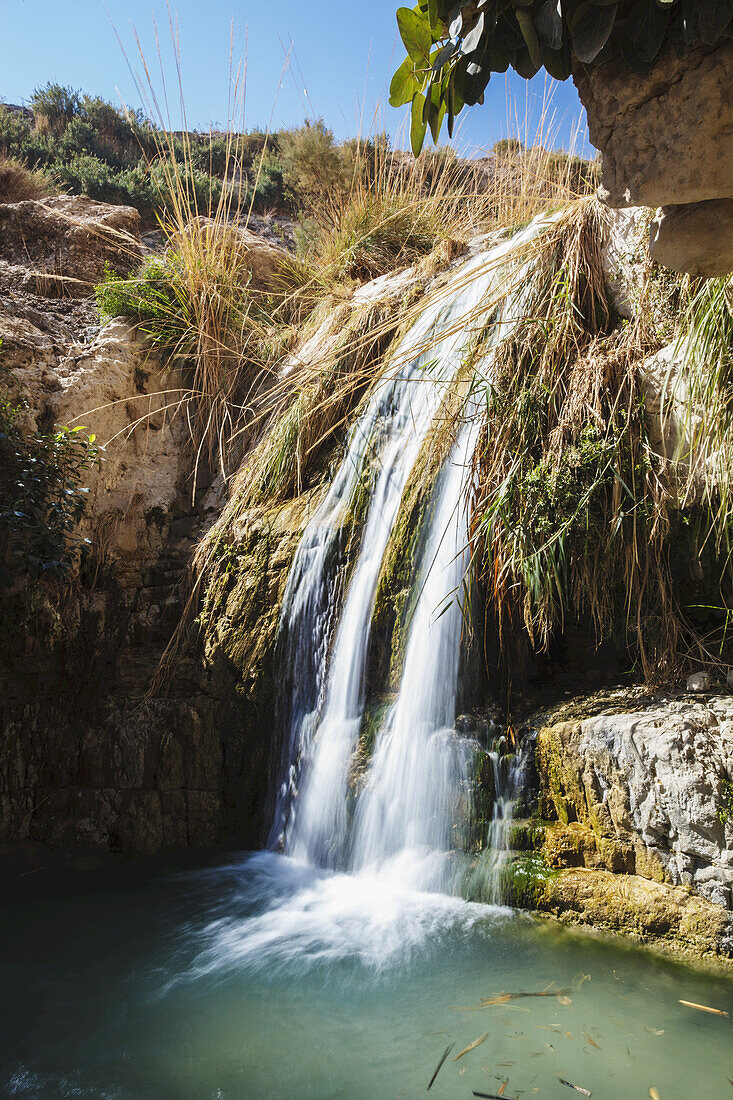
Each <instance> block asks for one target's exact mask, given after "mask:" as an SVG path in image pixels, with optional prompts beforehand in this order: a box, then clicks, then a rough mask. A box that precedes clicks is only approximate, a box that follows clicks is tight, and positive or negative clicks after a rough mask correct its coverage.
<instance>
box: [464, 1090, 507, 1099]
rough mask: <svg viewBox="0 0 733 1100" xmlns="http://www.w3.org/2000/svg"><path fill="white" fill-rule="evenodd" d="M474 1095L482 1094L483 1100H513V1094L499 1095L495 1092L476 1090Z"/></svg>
mask: <svg viewBox="0 0 733 1100" xmlns="http://www.w3.org/2000/svg"><path fill="white" fill-rule="evenodd" d="M473 1095H474V1096H481V1097H483V1100H512V1098H511V1096H499V1095H498V1094H497V1093H495V1092H474V1094H473Z"/></svg>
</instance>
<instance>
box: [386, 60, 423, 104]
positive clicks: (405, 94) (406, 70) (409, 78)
mask: <svg viewBox="0 0 733 1100" xmlns="http://www.w3.org/2000/svg"><path fill="white" fill-rule="evenodd" d="M419 90H420V85H419V83H418V80H417V77H416V76H415V63H414V61H413V60H412V58H411V57H406V58H405V60H404V61H403V62H402V64H401V65H400V67H399V69H398V70H397V72H396V73H395V74H394V76H393V77H392V83H391V84H390V86H389V102H390V104H391V106H392V107H402V106H403V104H405V103H409V102H410V100H411V99H412V97H413V96H414V94H415V92H417V91H419Z"/></svg>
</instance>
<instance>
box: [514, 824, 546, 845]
mask: <svg viewBox="0 0 733 1100" xmlns="http://www.w3.org/2000/svg"><path fill="white" fill-rule="evenodd" d="M546 831H547V825H545V823H544V822H537V821H513V822H512V824H511V825H510V826H509V834H508V837H507V847H508V848H509V849H510V850H511V851H514V852H536V851H539V850H540V849H541V848H542V844H543V841H544V839H545V833H546Z"/></svg>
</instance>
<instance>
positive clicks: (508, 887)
mask: <svg viewBox="0 0 733 1100" xmlns="http://www.w3.org/2000/svg"><path fill="white" fill-rule="evenodd" d="M555 874H556V872H555V871H554V870H553V869H552V868H551V867H548V866H547V863H546V862H545V859H544V857H543V856H542V854H541V853H540V852H528V853H526V854H522V855H521V856H517V857H514V858H509V859H508V860H507V862H506V863H505V864H504V866H503V867H502V868H501V870H500V872H499V882H500V888H499V889H500V897H501V900H502V901H503V902H504V903H505V904H506V905H511V906H513V907H514V908H515V909H536V908H537V904H538V901H539V900H540V899H541V898H542V897H544V894H545V889H546V887H547V883H548V882H549V881H550V880H551V879H552V877H553V875H555Z"/></svg>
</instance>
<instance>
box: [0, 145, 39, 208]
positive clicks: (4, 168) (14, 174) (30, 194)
mask: <svg viewBox="0 0 733 1100" xmlns="http://www.w3.org/2000/svg"><path fill="white" fill-rule="evenodd" d="M47 194H48V181H47V180H46V178H45V177H44V176H43V175H42V174H41V173H40V172H34V171H31V169H29V168H26V166H25V165H24V164H21V163H20V161H17V160H12V159H11V158H10V157H4V156H0V203H4V202H24V201H25V200H26V199H40V198H41V197H42V196H43V195H47Z"/></svg>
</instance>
